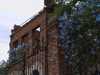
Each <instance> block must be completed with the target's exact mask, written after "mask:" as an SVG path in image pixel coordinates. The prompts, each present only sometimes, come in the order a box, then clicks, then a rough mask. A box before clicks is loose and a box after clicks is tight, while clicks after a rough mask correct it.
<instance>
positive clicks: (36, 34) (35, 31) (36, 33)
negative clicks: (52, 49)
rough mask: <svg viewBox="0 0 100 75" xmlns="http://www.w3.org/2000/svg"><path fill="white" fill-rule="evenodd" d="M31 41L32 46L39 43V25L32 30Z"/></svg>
mask: <svg viewBox="0 0 100 75" xmlns="http://www.w3.org/2000/svg"><path fill="white" fill-rule="evenodd" d="M32 42H33V46H34V47H36V46H37V45H39V42H40V27H39V26H38V27H36V28H35V29H33V31H32Z"/></svg>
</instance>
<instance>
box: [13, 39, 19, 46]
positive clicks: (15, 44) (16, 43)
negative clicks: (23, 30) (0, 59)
mask: <svg viewBox="0 0 100 75" xmlns="http://www.w3.org/2000/svg"><path fill="white" fill-rule="evenodd" d="M17 46H18V40H17V41H15V42H14V43H13V48H16V47H17Z"/></svg>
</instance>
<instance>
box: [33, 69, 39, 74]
mask: <svg viewBox="0 0 100 75" xmlns="http://www.w3.org/2000/svg"><path fill="white" fill-rule="evenodd" d="M31 75H39V72H38V70H34V71H33V72H32V73H31Z"/></svg>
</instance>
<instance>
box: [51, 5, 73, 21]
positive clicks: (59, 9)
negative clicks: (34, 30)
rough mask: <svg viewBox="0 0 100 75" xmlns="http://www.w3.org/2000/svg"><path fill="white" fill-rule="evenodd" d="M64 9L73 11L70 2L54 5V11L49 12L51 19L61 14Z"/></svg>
mask: <svg viewBox="0 0 100 75" xmlns="http://www.w3.org/2000/svg"><path fill="white" fill-rule="evenodd" d="M64 11H68V13H70V11H71V8H70V4H67V5H64V4H63V5H60V4H58V5H56V7H54V11H53V13H51V14H49V19H50V18H51V17H53V16H55V15H59V16H61V15H62V14H63V12H64Z"/></svg>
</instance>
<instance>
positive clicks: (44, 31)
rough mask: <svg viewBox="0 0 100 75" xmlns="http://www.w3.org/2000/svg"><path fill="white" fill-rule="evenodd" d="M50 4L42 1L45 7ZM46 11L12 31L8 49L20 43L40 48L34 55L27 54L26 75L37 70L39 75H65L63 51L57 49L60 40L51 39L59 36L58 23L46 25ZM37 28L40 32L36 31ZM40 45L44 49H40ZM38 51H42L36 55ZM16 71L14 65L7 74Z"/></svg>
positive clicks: (13, 73)
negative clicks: (38, 45)
mask: <svg viewBox="0 0 100 75" xmlns="http://www.w3.org/2000/svg"><path fill="white" fill-rule="evenodd" d="M50 2H51V0H44V3H45V5H48V4H49V3H50ZM48 10H49V9H48V8H44V10H43V11H42V12H41V13H39V15H37V16H36V17H35V18H33V19H31V21H29V22H28V23H26V24H25V25H24V26H22V27H20V26H18V25H15V26H14V29H13V30H12V35H11V36H10V37H11V39H10V49H13V48H14V47H15V46H16V44H19V45H20V44H22V43H28V44H29V45H30V46H31V47H36V46H37V44H40V46H41V47H40V48H39V49H38V47H37V49H36V50H37V51H36V52H37V53H35V54H34V53H33V50H32V49H30V50H29V52H28V53H27V54H29V57H26V60H25V61H26V63H25V66H26V72H25V73H26V75H30V74H31V73H32V72H33V71H34V70H37V71H38V72H39V73H40V74H41V75H67V74H66V66H65V65H66V64H65V63H66V62H65V59H64V54H63V53H64V49H62V48H60V47H58V44H59V42H60V40H59V39H54V38H53V36H55V35H59V34H60V33H59V31H60V29H59V28H58V22H53V23H51V25H48V22H49V21H48V14H49V11H48ZM50 22H51V21H50ZM38 27H39V28H40V31H37V30H36V29H37V28H38ZM36 40H37V41H40V42H37V41H36ZM42 45H44V46H45V47H42ZM39 50H42V51H41V52H40V53H38V52H39ZM39 62H40V64H39ZM16 71H18V72H20V70H19V69H18V66H17V65H14V66H13V67H10V70H9V74H10V75H15V74H16V73H17V72H16ZM16 75H17V74H16Z"/></svg>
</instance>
